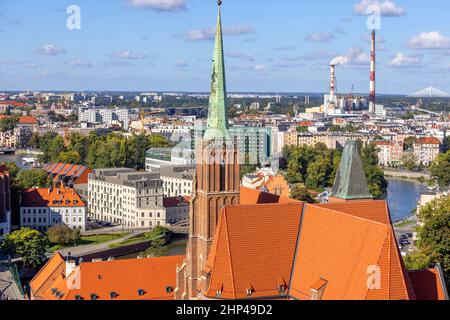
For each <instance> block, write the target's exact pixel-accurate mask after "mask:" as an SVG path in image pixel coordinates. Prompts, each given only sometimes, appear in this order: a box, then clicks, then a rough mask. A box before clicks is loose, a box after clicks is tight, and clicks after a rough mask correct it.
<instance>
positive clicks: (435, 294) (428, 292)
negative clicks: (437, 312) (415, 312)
mask: <svg viewBox="0 0 450 320" xmlns="http://www.w3.org/2000/svg"><path fill="white" fill-rule="evenodd" d="M409 277H410V278H411V282H412V284H413V286H414V291H415V292H416V297H417V300H448V296H447V292H446V290H445V283H444V281H443V279H441V276H440V273H439V270H438V269H426V270H417V271H409Z"/></svg>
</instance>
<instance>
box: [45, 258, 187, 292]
mask: <svg viewBox="0 0 450 320" xmlns="http://www.w3.org/2000/svg"><path fill="white" fill-rule="evenodd" d="M184 258H185V257H184V256H173V257H160V258H146V259H130V260H115V261H101V262H86V263H82V264H81V265H80V266H79V267H78V268H77V270H76V271H75V272H72V274H71V275H69V277H68V278H67V279H66V278H65V277H64V276H63V275H61V276H60V277H59V278H58V279H56V281H55V282H54V283H53V285H52V286H50V287H49V288H48V290H47V291H46V292H45V297H46V299H48V300H59V298H58V297H55V295H54V294H53V293H52V288H55V289H57V290H58V291H59V292H60V293H61V294H62V297H61V300H76V299H77V296H79V297H80V298H81V299H83V300H91V295H92V294H95V295H96V296H97V299H98V300H172V299H173V296H174V294H173V291H172V289H175V287H176V268H177V266H178V265H181V264H182V263H183V260H184ZM167 289H170V290H167ZM139 290H142V293H143V294H142V295H139ZM112 292H114V293H116V294H117V297H115V298H112V297H111V293H112Z"/></svg>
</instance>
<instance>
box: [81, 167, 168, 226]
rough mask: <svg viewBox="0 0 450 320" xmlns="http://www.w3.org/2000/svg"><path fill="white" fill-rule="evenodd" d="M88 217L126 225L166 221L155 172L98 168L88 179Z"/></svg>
mask: <svg viewBox="0 0 450 320" xmlns="http://www.w3.org/2000/svg"><path fill="white" fill-rule="evenodd" d="M88 181H89V182H88V203H89V217H91V218H92V219H94V220H97V221H104V222H109V223H113V224H120V225H122V226H124V227H129V228H154V227H156V226H165V225H166V212H165V209H164V206H163V184H162V181H161V179H160V176H159V174H157V173H148V172H138V171H136V170H134V169H128V168H118V169H97V170H94V171H93V172H92V173H91V174H89V180H88Z"/></svg>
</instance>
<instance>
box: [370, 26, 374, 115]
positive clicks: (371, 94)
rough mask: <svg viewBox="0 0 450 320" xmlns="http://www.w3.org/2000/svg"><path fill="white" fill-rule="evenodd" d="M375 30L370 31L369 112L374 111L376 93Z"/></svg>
mask: <svg viewBox="0 0 450 320" xmlns="http://www.w3.org/2000/svg"><path fill="white" fill-rule="evenodd" d="M375 59H376V54H375V30H373V31H372V55H371V59H370V95H369V96H370V97H369V112H370V113H375V103H376V93H375Z"/></svg>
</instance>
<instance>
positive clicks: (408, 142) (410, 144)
mask: <svg viewBox="0 0 450 320" xmlns="http://www.w3.org/2000/svg"><path fill="white" fill-rule="evenodd" d="M415 143H416V137H408V138H406V139H405V140H404V141H403V145H404V150H405V151H412V150H414V144H415Z"/></svg>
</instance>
